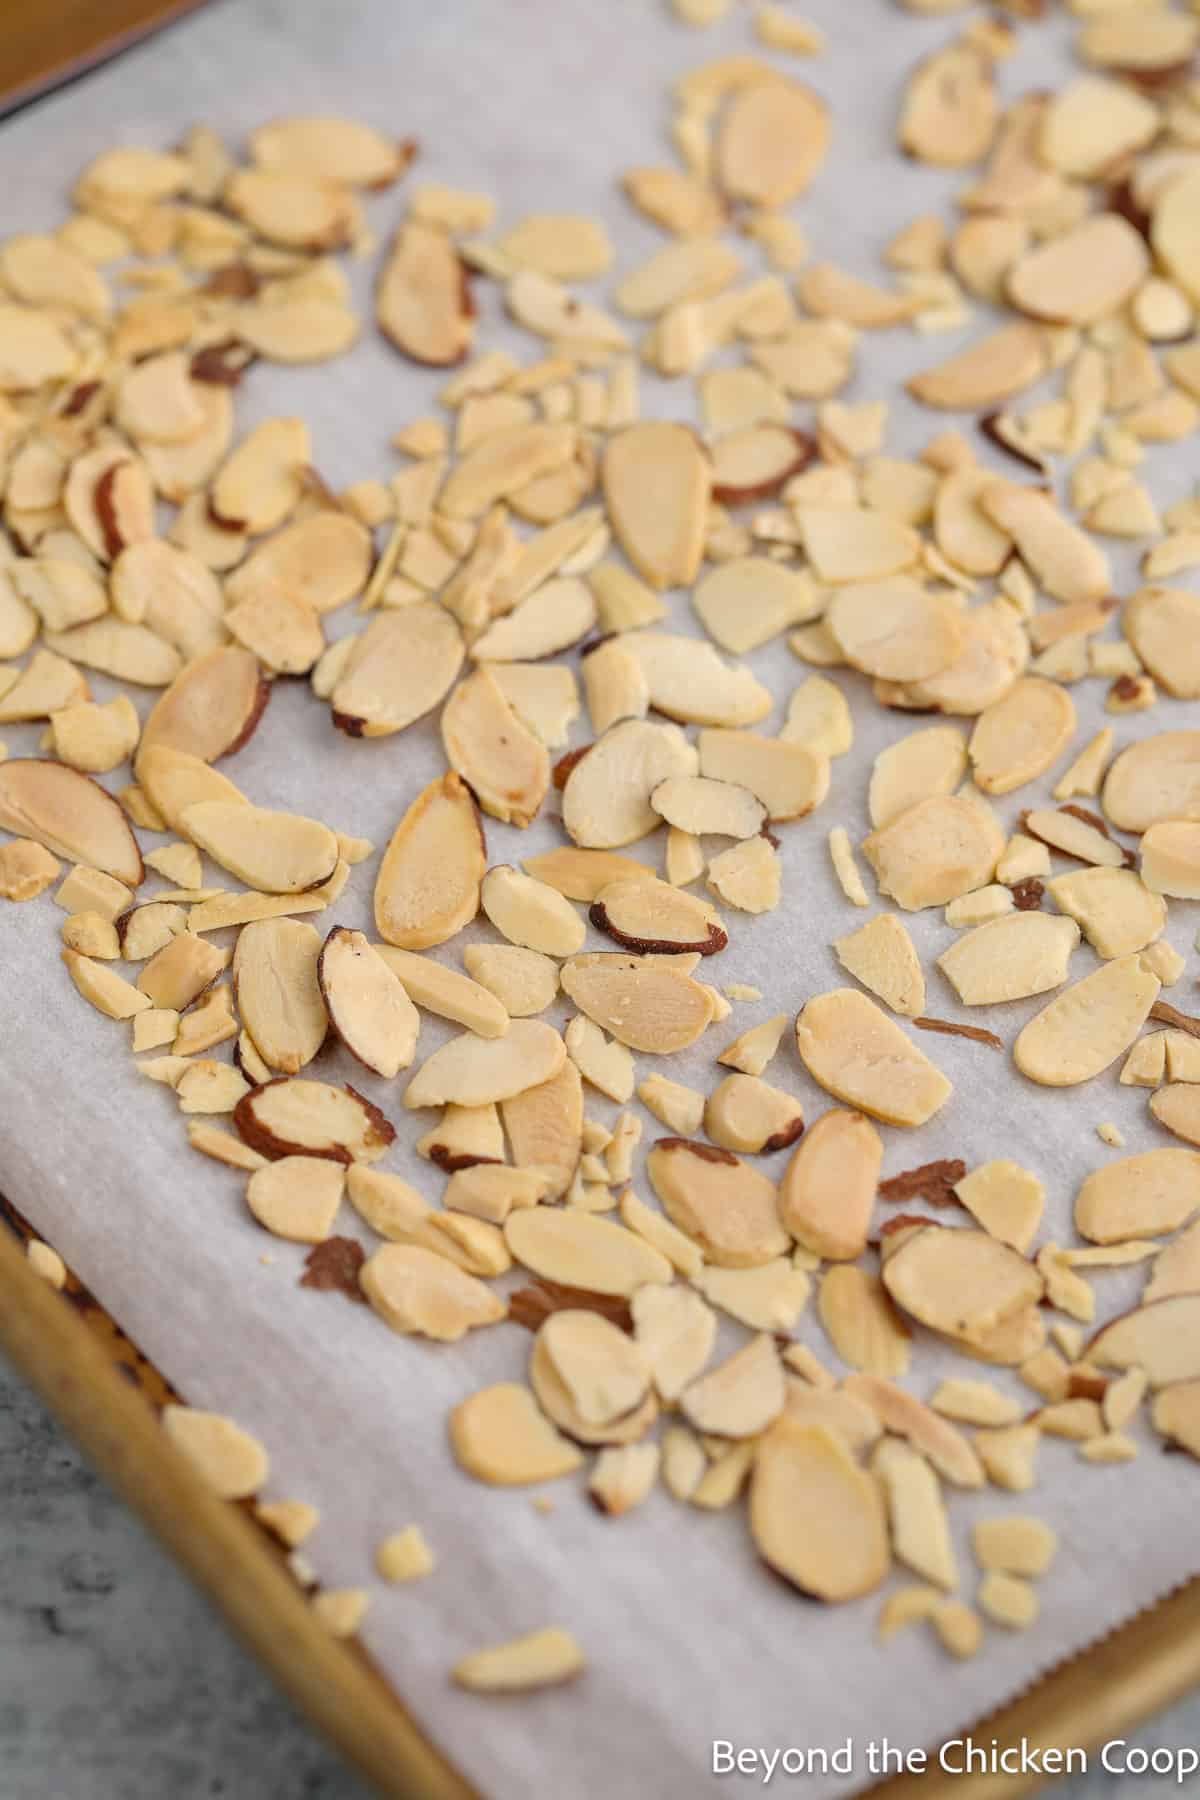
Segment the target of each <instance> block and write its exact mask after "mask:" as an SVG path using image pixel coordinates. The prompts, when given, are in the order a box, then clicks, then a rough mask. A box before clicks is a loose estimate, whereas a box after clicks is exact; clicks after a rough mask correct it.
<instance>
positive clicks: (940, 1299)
mask: <svg viewBox="0 0 1200 1800" xmlns="http://www.w3.org/2000/svg"><path fill="white" fill-rule="evenodd" d="M883 1284H884V1286H885V1288H886V1289H887V1291H888V1293H889V1294H890V1295H891V1297H892V1299H893V1300H894V1301H895V1302H896V1304H897V1305H898V1306H899V1307H900V1308H901V1309H902V1311H904V1312H906V1313H908V1314H909V1315H910V1317H912V1318H914V1319H916V1320H918V1321H919V1322H920V1323H921V1324H922V1325H927V1326H928V1327H929V1328H930V1330H931V1331H941V1332H944V1333H946V1334H947V1335H948V1336H952V1337H956V1336H961V1335H962V1334H963V1333H966V1332H972V1333H982V1332H986V1331H988V1330H989V1329H990V1328H991V1327H993V1326H996V1325H1000V1324H1003V1323H1004V1322H1005V1320H1007V1319H1010V1318H1012V1317H1013V1316H1014V1315H1017V1314H1019V1313H1020V1312H1021V1310H1022V1309H1023V1308H1024V1307H1026V1306H1029V1305H1035V1304H1036V1303H1037V1302H1038V1300H1040V1298H1041V1296H1042V1292H1043V1286H1044V1284H1043V1280H1042V1277H1041V1275H1040V1274H1039V1272H1038V1271H1037V1269H1035V1268H1034V1267H1033V1265H1032V1264H1031V1263H1028V1262H1027V1261H1026V1260H1025V1258H1024V1257H1023V1256H1020V1255H1018V1253H1017V1252H1016V1251H1015V1250H1012V1249H1011V1248H1010V1247H1009V1246H1008V1245H1007V1244H1002V1243H1000V1242H999V1241H998V1240H997V1239H996V1238H993V1237H991V1236H989V1235H988V1233H987V1232H983V1231H957V1230H951V1229H949V1228H947V1227H946V1226H943V1225H925V1226H922V1227H921V1228H920V1229H919V1230H917V1231H915V1232H913V1233H912V1235H911V1236H909V1237H907V1238H906V1239H905V1241H904V1242H903V1243H902V1244H901V1245H900V1248H899V1249H898V1250H896V1251H894V1252H893V1253H892V1254H891V1255H890V1256H889V1257H888V1258H887V1261H886V1262H885V1263H884V1267H883Z"/></svg>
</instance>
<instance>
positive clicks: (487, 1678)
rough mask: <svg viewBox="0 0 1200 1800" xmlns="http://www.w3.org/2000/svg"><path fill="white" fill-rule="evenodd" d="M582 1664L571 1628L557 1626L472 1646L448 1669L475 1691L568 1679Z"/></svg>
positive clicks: (513, 1689)
mask: <svg viewBox="0 0 1200 1800" xmlns="http://www.w3.org/2000/svg"><path fill="white" fill-rule="evenodd" d="M583 1668H584V1655H583V1651H582V1650H581V1649H580V1648H579V1645H578V1644H577V1643H576V1642H575V1639H574V1638H573V1637H572V1636H571V1634H570V1632H567V1631H561V1630H559V1629H558V1628H557V1627H550V1626H548V1627H546V1628H545V1629H544V1630H542V1631H531V1632H529V1633H528V1634H527V1635H526V1636H525V1637H520V1638H514V1639H513V1640H512V1641H511V1643H507V1644H497V1645H495V1646H494V1647H493V1648H490V1649H487V1650H474V1651H472V1652H471V1654H470V1655H469V1656H464V1657H462V1658H460V1660H459V1661H458V1662H457V1663H456V1664H455V1665H454V1668H453V1670H452V1671H451V1672H452V1674H453V1677H454V1680H455V1681H456V1682H457V1684H458V1686H459V1687H464V1688H468V1689H470V1691H471V1692H472V1693H477V1694H497V1693H499V1694H508V1693H527V1692H529V1691H530V1690H532V1689H536V1688H544V1687H554V1686H557V1685H558V1683H560V1682H563V1681H570V1680H572V1679H573V1678H574V1677H575V1676H576V1675H578V1674H579V1673H580V1672H581V1670H582V1669H583Z"/></svg>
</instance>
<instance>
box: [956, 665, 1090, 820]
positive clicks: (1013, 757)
mask: <svg viewBox="0 0 1200 1800" xmlns="http://www.w3.org/2000/svg"><path fill="white" fill-rule="evenodd" d="M1074 732H1075V705H1074V702H1073V701H1072V699H1071V696H1070V694H1068V693H1067V690H1066V689H1065V688H1063V687H1060V686H1059V685H1058V683H1057V682H1054V681H1045V680H1043V679H1042V678H1041V677H1040V676H1037V675H1027V676H1024V677H1023V678H1022V679H1021V680H1020V681H1018V682H1016V683H1015V684H1014V685H1013V686H1012V687H1011V688H1010V689H1009V691H1008V693H1007V694H1005V696H1004V698H1003V699H1002V700H997V701H994V702H993V704H992V705H991V706H989V707H986V708H985V709H984V711H983V712H982V713H980V715H979V717H978V719H977V720H976V722H975V729H974V730H973V731H972V733H971V741H970V743H969V745H968V746H967V749H968V754H969V756H970V758H971V764H972V772H973V774H974V777H975V783H976V786H977V787H980V788H982V789H983V791H984V793H985V794H1011V793H1012V792H1013V790H1014V789H1015V788H1019V787H1024V786H1025V784H1026V783H1027V782H1030V781H1034V780H1036V778H1037V777H1038V776H1039V775H1042V774H1044V773H1045V771H1046V770H1047V769H1048V768H1049V767H1050V765H1051V763H1053V762H1056V761H1057V760H1058V758H1059V756H1061V754H1062V752H1063V750H1064V749H1065V748H1066V746H1067V745H1068V744H1069V743H1070V741H1071V738H1072V737H1073V735H1074Z"/></svg>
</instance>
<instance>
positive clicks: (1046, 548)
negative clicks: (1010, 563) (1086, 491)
mask: <svg viewBox="0 0 1200 1800" xmlns="http://www.w3.org/2000/svg"><path fill="white" fill-rule="evenodd" d="M979 503H980V505H981V507H982V508H983V510H984V512H985V513H986V514H987V516H988V518H989V519H991V520H992V521H993V523H994V524H996V525H998V526H1000V528H1001V529H1002V530H1003V531H1006V532H1007V533H1008V535H1009V536H1010V537H1011V538H1012V540H1013V542H1014V543H1015V544H1016V546H1017V550H1018V552H1019V553H1020V556H1021V559H1022V561H1023V562H1024V563H1025V564H1026V565H1027V566H1028V568H1029V569H1030V571H1031V573H1032V574H1033V575H1034V576H1035V578H1036V579H1037V580H1038V582H1039V583H1040V585H1041V586H1042V587H1043V588H1044V589H1045V590H1046V592H1047V593H1048V594H1050V595H1051V596H1052V597H1053V598H1054V599H1055V600H1063V601H1067V602H1077V601H1086V600H1102V599H1103V598H1104V597H1105V595H1106V594H1108V593H1110V592H1111V590H1112V576H1111V572H1110V570H1109V566H1108V558H1107V557H1106V556H1105V555H1104V553H1103V551H1101V550H1099V549H1097V547H1096V546H1095V544H1093V543H1092V542H1091V540H1090V539H1089V538H1088V537H1087V536H1086V535H1085V534H1084V533H1083V532H1082V531H1080V530H1079V528H1078V527H1077V526H1075V525H1072V524H1071V523H1070V521H1069V520H1068V519H1065V518H1064V517H1063V516H1062V514H1061V513H1060V512H1059V511H1058V509H1057V507H1056V506H1055V505H1054V503H1053V501H1052V500H1049V499H1048V498H1047V497H1046V495H1045V494H1042V493H1039V492H1038V491H1037V490H1036V489H1035V488H1022V487H1018V486H1016V485H1015V484H1013V483H1010V482H996V483H995V484H994V485H993V486H991V487H986V488H984V489H983V491H982V493H981V494H980V500H979Z"/></svg>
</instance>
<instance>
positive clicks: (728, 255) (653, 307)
mask: <svg viewBox="0 0 1200 1800" xmlns="http://www.w3.org/2000/svg"><path fill="white" fill-rule="evenodd" d="M740 273H741V264H740V262H739V259H738V257H737V256H736V254H735V253H734V252H733V251H732V250H731V249H728V248H727V247H726V246H725V245H724V244H722V243H720V242H718V241H717V240H716V239H714V238H706V237H688V238H684V239H682V240H681V241H679V242H677V243H673V244H667V245H665V246H664V247H663V249H661V250H658V251H656V252H655V254H654V255H653V256H652V257H651V258H650V259H649V261H648V262H646V263H643V264H642V265H641V266H640V267H638V268H636V269H634V270H633V271H632V272H631V273H630V274H629V275H626V276H625V277H624V278H623V280H622V281H621V283H620V285H619V286H618V287H617V289H616V291H615V294H614V296H613V297H614V299H615V301H616V304H617V306H618V307H619V308H620V310H621V311H622V312H623V313H626V314H628V316H629V317H630V318H631V319H652V318H654V317H655V316H656V315H657V314H659V313H662V312H665V311H666V310H667V308H668V307H671V306H675V305H678V304H679V303H680V302H681V301H685V300H704V299H707V298H708V297H709V296H710V295H712V294H716V293H720V291H721V290H722V288H725V287H728V286H729V284H730V283H731V282H732V281H735V280H736V279H737V277H738V275H739V274H740Z"/></svg>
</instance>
